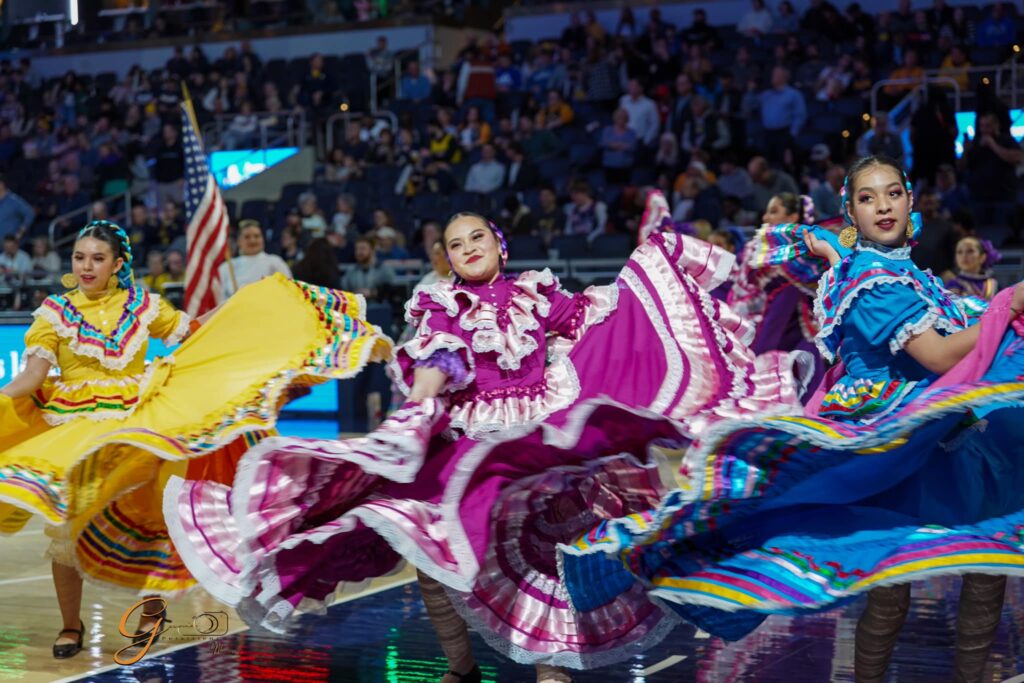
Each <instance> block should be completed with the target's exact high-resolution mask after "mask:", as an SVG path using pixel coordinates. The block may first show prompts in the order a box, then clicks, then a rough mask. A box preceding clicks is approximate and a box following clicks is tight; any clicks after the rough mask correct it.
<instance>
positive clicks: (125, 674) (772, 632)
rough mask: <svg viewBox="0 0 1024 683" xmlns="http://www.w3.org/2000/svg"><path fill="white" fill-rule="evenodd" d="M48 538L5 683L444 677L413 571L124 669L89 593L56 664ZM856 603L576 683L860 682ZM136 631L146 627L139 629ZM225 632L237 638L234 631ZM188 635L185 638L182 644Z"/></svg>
mask: <svg viewBox="0 0 1024 683" xmlns="http://www.w3.org/2000/svg"><path fill="white" fill-rule="evenodd" d="M46 544H47V539H46V537H45V536H44V535H43V533H42V528H41V526H39V525H36V526H34V527H32V528H31V529H29V530H28V531H27V532H25V533H23V534H19V535H18V536H15V537H13V538H10V539H6V540H5V542H4V553H3V555H2V556H0V574H2V575H3V576H4V577H5V578H4V579H3V580H0V681H25V682H27V683H37V682H42V681H145V682H147V683H158V682H171V681H175V682H181V683H185V682H187V683H193V682H197V681H202V682H207V683H229V682H234V681H280V682H289V683H312V682H313V681H330V682H334V681H338V682H341V683H350V682H351V683H421V682H423V683H432V682H433V681H437V680H438V679H439V678H440V675H441V674H442V673H443V672H444V670H445V668H446V667H445V665H444V661H443V659H442V657H441V653H440V650H439V648H438V647H437V644H436V643H435V641H434V640H433V634H432V631H431V628H430V623H429V621H428V620H427V617H426V614H425V613H424V610H423V607H422V605H421V603H420V600H419V593H418V590H417V588H416V585H415V583H414V582H413V580H412V576H411V573H409V572H406V573H404V574H402V575H398V576H395V577H390V578H388V579H384V580H382V581H380V582H378V583H377V584H376V585H373V586H371V587H370V588H368V589H367V590H366V591H364V592H363V593H361V594H359V595H357V596H354V597H353V598H351V599H349V600H346V601H344V602H341V603H338V604H335V605H334V606H332V607H331V608H330V609H329V610H328V613H327V614H326V615H325V616H316V615H307V616H305V617H303V618H302V619H301V620H300V621H299V623H298V624H297V625H296V627H295V629H294V631H293V633H292V634H290V635H289V636H279V635H277V634H274V633H270V632H267V631H262V630H261V631H255V630H249V629H247V628H246V627H245V625H244V624H243V623H242V622H241V621H240V620H239V619H237V618H236V617H235V615H234V613H233V612H231V611H230V610H226V609H225V608H223V607H222V606H220V605H218V604H217V603H216V602H215V601H214V600H212V599H211V598H210V597H209V596H207V595H206V594H205V593H202V592H201V591H197V592H195V593H194V594H192V595H190V596H188V597H187V598H184V599H181V600H178V601H173V602H171V604H170V607H169V616H170V618H171V619H172V620H173V622H174V624H176V625H186V626H187V625H188V624H189V623H190V622H191V620H192V616H193V615H198V614H201V613H203V612H206V611H211V612H215V613H216V612H223V613H224V615H225V616H224V617H218V619H223V623H222V624H220V625H219V626H218V630H217V633H218V634H223V635H220V636H219V637H217V638H198V639H192V638H186V637H185V635H183V633H185V632H186V629H180V630H179V631H177V632H176V631H169V632H167V633H165V635H164V640H162V641H161V642H160V643H159V644H158V645H157V646H155V647H154V648H153V650H152V651H151V652H150V653H149V654H148V655H147V656H146V657H144V658H143V659H142V660H141V661H140V662H139V663H137V664H135V665H132V666H118V665H117V664H115V663H114V662H113V654H114V652H115V651H116V650H118V649H119V648H121V647H123V646H124V645H125V644H126V643H127V639H126V638H124V637H123V636H121V635H119V634H118V621H119V619H120V616H121V613H122V612H123V611H124V610H126V609H128V608H129V607H130V606H131V604H132V603H133V602H134V600H133V599H132V598H131V597H130V596H127V595H125V594H123V593H118V592H115V591H109V590H103V589H99V588H96V587H94V586H89V585H87V586H86V595H85V600H84V601H83V616H84V618H85V621H86V624H87V630H88V633H87V636H86V649H85V650H83V651H82V652H81V653H80V654H79V655H78V656H76V657H75V658H73V659H71V660H66V661H62V662H58V661H57V660H54V659H53V658H52V656H51V654H50V646H51V644H52V642H53V639H54V637H55V636H56V630H57V628H58V624H59V618H58V612H57V604H56V601H55V600H54V597H53V586H52V585H51V582H50V575H49V566H48V564H47V563H46V561H45V560H43V559H42V553H43V550H44V549H45V547H46ZM958 590H959V588H958V582H957V581H956V580H953V579H948V580H936V581H930V582H927V583H924V584H921V585H919V586H917V587H916V588H915V596H916V600H915V602H914V607H913V610H912V612H911V615H910V618H909V620H908V623H907V626H906V628H905V630H904V632H903V635H902V639H901V641H900V645H899V647H898V649H897V650H896V653H895V659H894V663H893V666H892V668H891V674H892V675H891V676H890V681H894V682H895V681H898V682H899V683H904V682H908V681H910V682H914V683H917V682H922V683H924V682H931V681H949V680H950V679H951V676H950V667H951V662H952V651H951V644H952V641H953V629H954V623H955V608H956V597H957V594H958ZM858 611H859V606H858V605H852V606H850V607H848V608H847V609H845V610H841V611H836V612H833V613H830V614H826V615H817V616H813V617H803V618H798V619H789V618H781V617H774V618H771V619H769V620H768V621H767V622H766V623H765V624H764V625H763V626H762V627H761V628H760V629H759V630H758V631H757V632H756V633H754V634H753V635H751V636H750V637H748V638H747V639H746V640H743V641H741V642H738V643H734V644H731V645H725V644H724V643H722V642H721V641H719V640H717V639H713V638H709V637H707V636H706V635H705V634H701V633H699V632H695V631H694V629H693V628H692V627H685V626H684V627H681V628H679V629H677V630H676V631H675V632H674V633H673V634H672V635H670V636H669V638H668V639H667V640H666V642H664V643H663V644H662V645H661V646H660V647H658V648H657V649H655V650H654V651H652V652H649V653H648V654H647V655H645V656H643V657H636V658H634V659H633V660H631V661H630V662H627V663H625V664H621V665H619V666H615V667H609V668H606V669H602V670H600V671H594V672H585V673H580V674H578V675H577V676H576V679H575V680H576V681H577V682H578V683H613V682H618V681H624V682H629V683H641V682H644V681H650V683H668V682H670V681H702V682H707V683H733V682H735V681H759V682H765V683H767V682H775V681H778V682H779V683H782V682H786V683H804V682H806V683H817V682H821V681H852V680H853V677H852V670H853V668H852V667H853V660H852V652H853V634H854V628H855V624H856V616H857V614H858ZM129 628H134V620H132V621H131V622H129ZM225 631H226V633H225ZM175 633H177V634H178V635H177V636H175V635H174V634H175ZM475 640H476V652H477V656H478V658H479V660H480V663H481V666H482V667H483V671H484V680H486V681H500V682H502V683H505V682H510V683H511V682H513V681H515V682H519V681H524V682H529V681H532V680H533V678H532V671H531V669H529V668H528V667H524V666H519V665H516V664H512V663H510V662H508V661H506V660H503V659H502V658H501V657H499V656H498V655H497V653H495V652H494V651H493V650H491V649H490V648H488V647H487V646H486V645H485V644H484V643H483V641H481V640H480V639H479V638H476V639H475ZM1020 672H1024V584H1022V583H1021V582H1020V581H1011V583H1010V590H1009V594H1008V596H1007V602H1006V607H1005V609H1004V612H1003V624H1002V627H1001V628H1000V631H999V637H998V640H997V642H996V646H995V651H994V654H993V656H992V662H991V667H990V675H989V676H988V677H987V679H986V680H987V681H993V682H1004V683H1010V682H1011V681H1012V682H1013V683H1024V675H1019V674H1020Z"/></svg>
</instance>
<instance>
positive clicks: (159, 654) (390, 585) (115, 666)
mask: <svg viewBox="0 0 1024 683" xmlns="http://www.w3.org/2000/svg"><path fill="white" fill-rule="evenodd" d="M415 580H416V579H415V578H410V579H402V580H400V581H395V582H393V583H387V584H383V585H380V586H377V587H376V588H372V589H370V590H368V591H365V592H362V593H355V594H353V595H346V596H344V597H343V598H340V599H338V600H335V601H334V602H332V603H331V604H330V605H329V606H328V608H327V609H330V608H331V607H333V606H334V605H340V604H342V603H345V602H352V601H353V600H360V599H362V598H368V597H370V596H371V595H376V594H377V593H382V592H384V591H386V590H391V589H392V588H398V587H399V586H405V585H407V584H410V583H412V582H413V581H415ZM243 623H244V622H243ZM248 630H249V627H248V626H243V627H242V628H239V629H236V630H234V631H229V632H228V633H225V634H224V635H222V636H218V637H216V638H211V639H210V640H196V641H192V642H187V643H181V644H179V645H172V646H171V647H168V648H165V649H162V650H159V651H157V652H154V653H153V656H152V657H151V658H150V660H152V659H156V658H158V657H163V656H164V655H167V654H170V653H172V652H178V651H179V650H185V649H187V648H190V647H195V646H197V645H202V644H204V643H212V642H215V641H217V640H220V639H221V638H227V637H228V636H233V635H237V634H239V633H242V632H243V631H248ZM83 649H88V648H83ZM224 654H225V656H229V655H230V654H231V653H230V652H225V653H224ZM146 661H147V660H146V658H145V657H143V658H142V659H141V660H140V661H139V662H137V663H135V664H133V665H132V666H139V665H142V664H143V663H144V662H146ZM123 668H125V667H123V666H121V665H120V664H108V665H107V666H101V667H100V668H98V669H91V670H89V671H88V672H86V673H81V674H75V675H74V676H69V677H67V678H61V679H58V680H55V681H53V683H73V682H74V681H81V680H85V679H87V678H89V677H91V676H95V675H96V674H102V673H106V672H108V671H114V670H117V669H123Z"/></svg>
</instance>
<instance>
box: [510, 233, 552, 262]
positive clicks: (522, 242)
mask: <svg viewBox="0 0 1024 683" xmlns="http://www.w3.org/2000/svg"><path fill="white" fill-rule="evenodd" d="M508 257H509V259H510V260H521V261H522V260H536V259H543V258H546V257H547V250H546V249H545V248H544V240H542V239H541V238H540V237H536V236H534V235H516V236H514V237H511V238H510V239H509V241H508Z"/></svg>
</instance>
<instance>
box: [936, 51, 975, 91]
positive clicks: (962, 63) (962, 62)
mask: <svg viewBox="0 0 1024 683" xmlns="http://www.w3.org/2000/svg"><path fill="white" fill-rule="evenodd" d="M970 68H971V60H970V59H968V58H967V52H966V51H964V48H962V47H961V46H959V45H954V46H953V48H952V49H951V50H950V51H949V54H948V55H946V57H945V58H944V59H943V60H942V64H941V65H940V66H939V75H940V76H945V77H946V78H952V79H953V80H954V81H956V84H957V85H958V86H959V87H960V92H965V91H966V90H967V88H968V87H969V86H970V78H969V76H968V71H967V70H968V69H970Z"/></svg>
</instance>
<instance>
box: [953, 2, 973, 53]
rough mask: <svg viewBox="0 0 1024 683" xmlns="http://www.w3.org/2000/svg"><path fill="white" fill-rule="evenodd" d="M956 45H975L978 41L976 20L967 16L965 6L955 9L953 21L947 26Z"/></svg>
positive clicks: (958, 6)
mask: <svg viewBox="0 0 1024 683" xmlns="http://www.w3.org/2000/svg"><path fill="white" fill-rule="evenodd" d="M947 28H948V29H949V32H950V34H951V36H952V38H953V41H954V42H955V43H958V44H960V45H975V44H977V43H976V40H977V33H976V27H975V24H974V20H973V19H971V18H970V17H968V16H967V12H966V11H965V10H964V7H963V5H957V6H956V7H954V8H953V20H952V21H951V22H950V23H949V25H948V26H947Z"/></svg>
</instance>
